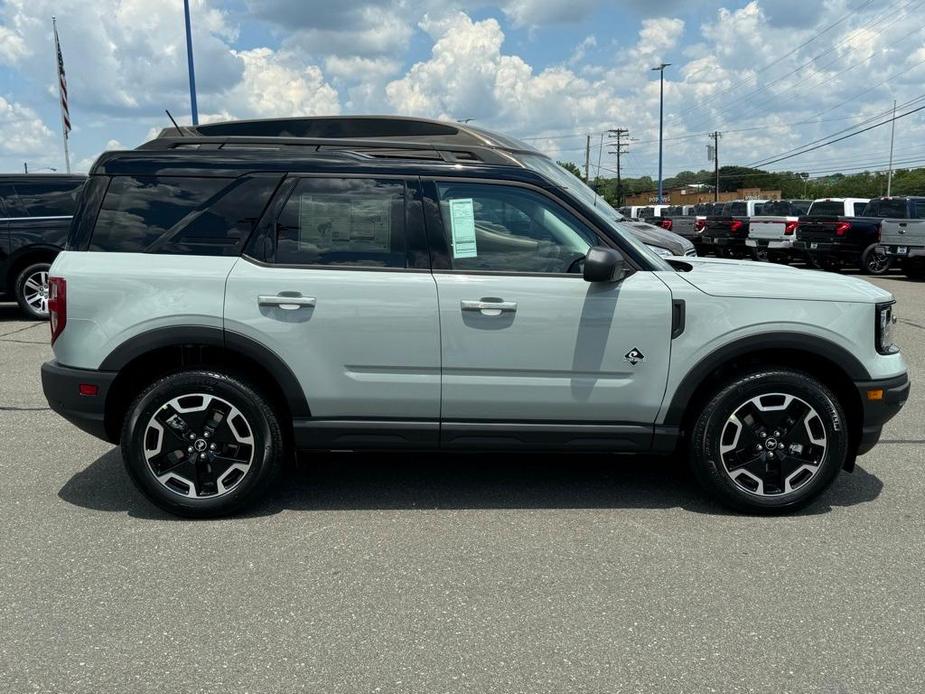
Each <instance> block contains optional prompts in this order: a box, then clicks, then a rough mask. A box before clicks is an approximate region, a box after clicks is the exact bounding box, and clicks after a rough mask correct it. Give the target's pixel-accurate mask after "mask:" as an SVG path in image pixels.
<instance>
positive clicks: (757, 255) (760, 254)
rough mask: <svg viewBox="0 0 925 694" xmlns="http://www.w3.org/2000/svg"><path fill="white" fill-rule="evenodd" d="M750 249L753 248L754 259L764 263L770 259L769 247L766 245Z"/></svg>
mask: <svg viewBox="0 0 925 694" xmlns="http://www.w3.org/2000/svg"><path fill="white" fill-rule="evenodd" d="M750 250H751V255H752V260H757V261H759V262H762V263H766V262H767V261H768V260H770V256H769V254H768V249H767V248H765V247H762V246H754V247H752V248H751V249H750Z"/></svg>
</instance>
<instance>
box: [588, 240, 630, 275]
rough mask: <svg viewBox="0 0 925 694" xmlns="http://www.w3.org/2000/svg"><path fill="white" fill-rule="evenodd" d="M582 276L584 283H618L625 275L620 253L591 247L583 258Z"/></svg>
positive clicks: (602, 247)
mask: <svg viewBox="0 0 925 694" xmlns="http://www.w3.org/2000/svg"><path fill="white" fill-rule="evenodd" d="M582 274H583V275H584V278H585V282H619V281H620V280H622V279H623V277H624V275H626V264H625V263H624V261H623V256H622V255H621V254H620V251H617V250H614V249H613V248H606V247H604V246H592V247H591V248H589V249H588V254H587V255H586V256H585V262H584V269H583V270H582Z"/></svg>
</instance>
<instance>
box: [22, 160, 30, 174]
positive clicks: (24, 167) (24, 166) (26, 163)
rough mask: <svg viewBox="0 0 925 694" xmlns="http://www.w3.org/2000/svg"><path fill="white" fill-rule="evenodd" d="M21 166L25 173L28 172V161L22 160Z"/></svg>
mask: <svg viewBox="0 0 925 694" xmlns="http://www.w3.org/2000/svg"><path fill="white" fill-rule="evenodd" d="M22 168H23V171H24V172H25V173H29V162H27V161H24V162H23V163H22Z"/></svg>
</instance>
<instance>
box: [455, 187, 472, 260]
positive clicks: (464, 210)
mask: <svg viewBox="0 0 925 694" xmlns="http://www.w3.org/2000/svg"><path fill="white" fill-rule="evenodd" d="M450 231H451V232H452V236H453V257H454V258H475V257H477V256H478V254H479V253H478V248H477V247H476V245H475V211H474V210H473V208H472V198H457V199H456V200H450Z"/></svg>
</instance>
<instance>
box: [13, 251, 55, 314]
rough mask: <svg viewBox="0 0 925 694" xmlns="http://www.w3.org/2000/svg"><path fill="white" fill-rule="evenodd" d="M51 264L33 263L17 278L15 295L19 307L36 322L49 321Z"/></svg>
mask: <svg viewBox="0 0 925 694" xmlns="http://www.w3.org/2000/svg"><path fill="white" fill-rule="evenodd" d="M50 269H51V264H49V263H33V264H32V265H29V266H28V267H25V268H23V269H22V271H20V273H19V274H18V275H17V276H16V283H15V284H14V285H13V286H14V293H15V295H16V302H17V303H18V304H19V307H20V308H21V309H22V310H23V311H24V312H25V313H27V314H28V315H29V317H30V318H34V319H36V320H47V319H48V271H49V270H50Z"/></svg>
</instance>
